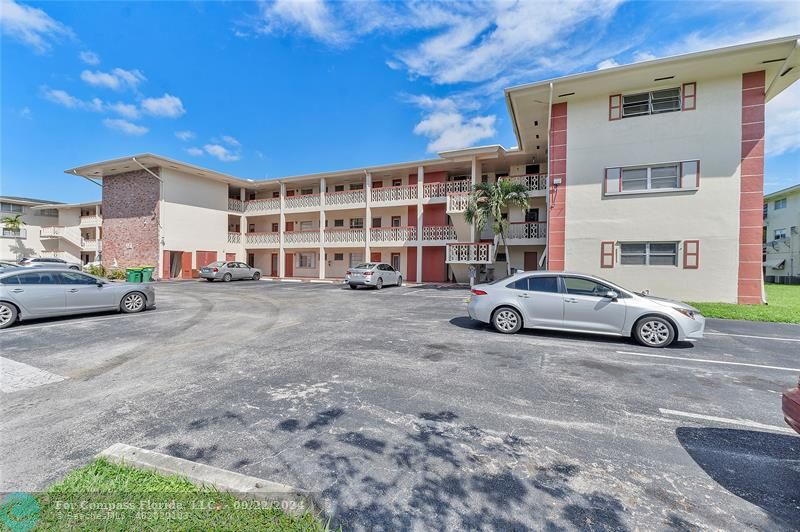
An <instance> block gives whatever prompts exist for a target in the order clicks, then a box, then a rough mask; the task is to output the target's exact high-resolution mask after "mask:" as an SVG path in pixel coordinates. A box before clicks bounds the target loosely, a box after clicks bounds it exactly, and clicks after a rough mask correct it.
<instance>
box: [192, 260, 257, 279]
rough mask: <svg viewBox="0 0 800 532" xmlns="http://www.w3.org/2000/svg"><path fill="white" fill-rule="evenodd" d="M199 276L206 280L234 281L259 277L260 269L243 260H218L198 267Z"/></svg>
mask: <svg viewBox="0 0 800 532" xmlns="http://www.w3.org/2000/svg"><path fill="white" fill-rule="evenodd" d="M200 277H202V278H203V279H205V280H206V281H214V280H216V279H219V280H220V281H225V282H228V281H235V280H237V279H252V280H253V281H258V280H259V279H261V270H259V269H258V268H253V267H251V266H248V265H247V264H245V263H244V262H235V261H224V260H218V261H217V262H212V263H211V264H209V265H208V266H203V267H202V268H200Z"/></svg>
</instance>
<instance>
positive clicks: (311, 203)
mask: <svg viewBox="0 0 800 532" xmlns="http://www.w3.org/2000/svg"><path fill="white" fill-rule="evenodd" d="M319 205H320V203H319V194H303V195H302V196H286V198H285V199H284V201H283V206H284V208H286V209H308V208H311V207H319Z"/></svg>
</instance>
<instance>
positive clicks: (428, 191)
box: [422, 179, 472, 199]
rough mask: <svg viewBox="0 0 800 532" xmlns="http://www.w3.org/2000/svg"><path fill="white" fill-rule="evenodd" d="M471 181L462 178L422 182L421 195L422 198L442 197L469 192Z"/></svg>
mask: <svg viewBox="0 0 800 532" xmlns="http://www.w3.org/2000/svg"><path fill="white" fill-rule="evenodd" d="M471 190H472V183H471V182H470V181H469V180H466V179H463V180H460V181H444V182H442V183H423V184H422V197H423V198H424V199H433V198H439V199H444V198H446V197H447V195H448V194H455V193H462V192H470V191H471Z"/></svg>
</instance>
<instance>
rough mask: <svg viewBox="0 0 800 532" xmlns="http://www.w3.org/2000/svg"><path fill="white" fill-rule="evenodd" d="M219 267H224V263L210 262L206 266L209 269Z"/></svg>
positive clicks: (219, 261)
mask: <svg viewBox="0 0 800 532" xmlns="http://www.w3.org/2000/svg"><path fill="white" fill-rule="evenodd" d="M220 266H225V262H224V261H221V260H218V261H217V262H212V263H211V264H209V265H208V267H209V268H219V267H220Z"/></svg>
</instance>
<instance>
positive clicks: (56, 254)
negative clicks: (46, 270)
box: [40, 251, 71, 260]
mask: <svg viewBox="0 0 800 532" xmlns="http://www.w3.org/2000/svg"><path fill="white" fill-rule="evenodd" d="M40 255H41V256H42V257H49V258H52V259H63V260H69V259H70V258H71V257H70V256H69V255H67V252H66V251H42V252H41V253H40Z"/></svg>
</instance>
